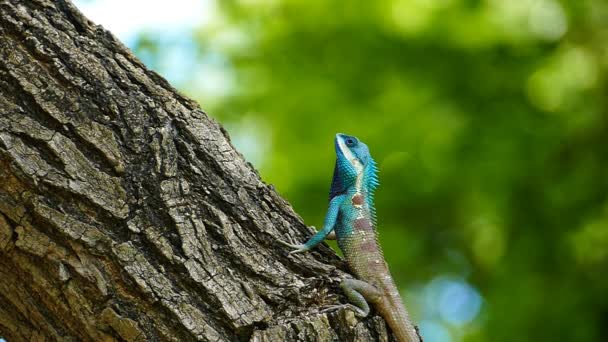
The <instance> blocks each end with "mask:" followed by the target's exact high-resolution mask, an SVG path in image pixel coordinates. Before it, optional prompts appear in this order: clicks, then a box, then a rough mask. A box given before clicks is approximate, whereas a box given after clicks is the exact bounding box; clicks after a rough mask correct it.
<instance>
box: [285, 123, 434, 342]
mask: <svg viewBox="0 0 608 342" xmlns="http://www.w3.org/2000/svg"><path fill="white" fill-rule="evenodd" d="M334 143H335V149H336V164H335V167H334V175H333V180H332V183H331V187H330V191H329V209H328V210H327V213H326V216H325V220H324V223H323V228H322V229H320V230H319V231H317V232H316V234H314V235H313V236H312V237H311V238H310V239H309V240H308V241H307V242H306V243H304V244H293V243H288V242H285V241H281V240H279V242H280V243H281V244H283V245H286V246H288V247H290V248H293V250H292V251H291V252H290V253H289V254H290V255H291V254H294V253H302V252H306V251H308V250H310V249H312V248H314V247H315V246H316V245H318V244H319V243H321V242H322V241H323V240H324V239H326V238H330V239H331V238H335V239H336V240H337V242H338V246H339V247H340V249H341V250H342V252H343V254H344V257H345V259H346V262H347V264H348V266H349V268H350V269H351V271H352V272H353V273H354V275H355V276H356V277H357V279H344V280H342V282H341V283H340V288H341V289H342V291H344V293H345V295H346V297H347V298H348V300H349V302H350V303H349V304H346V305H336V306H332V307H330V308H329V309H330V310H331V309H333V308H338V307H344V306H346V307H348V308H349V309H351V310H353V311H354V313H355V315H357V316H359V317H366V316H368V315H369V312H370V307H369V303H371V304H372V305H373V306H374V308H375V309H376V311H378V312H379V313H380V315H381V316H382V317H383V318H384V320H385V321H386V322H387V324H388V325H389V327H390V328H391V330H392V331H393V334H394V335H395V337H396V338H397V341H398V342H418V341H422V338H421V337H420V335H419V334H418V329H417V327H416V326H414V324H413V323H412V321H411V319H410V317H409V314H408V312H407V310H406V309H405V307H404V305H403V302H402V300H401V297H400V296H399V291H398V290H397V287H396V285H395V282H394V281H393V278H392V277H391V274H390V271H389V269H388V265H387V263H386V261H385V260H384V256H383V253H382V249H381V247H380V245H379V243H378V236H377V233H376V218H375V216H376V215H375V206H374V190H375V189H376V188H377V186H378V185H379V184H380V183H379V180H378V176H377V173H378V171H377V167H376V162H375V161H374V159H373V158H372V156H371V154H370V152H369V148H368V147H367V145H366V144H364V143H363V142H362V141H360V140H359V139H357V138H356V137H354V136H351V135H346V134H342V133H338V134H336V137H335V141H334Z"/></svg>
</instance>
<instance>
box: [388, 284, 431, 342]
mask: <svg viewBox="0 0 608 342" xmlns="http://www.w3.org/2000/svg"><path fill="white" fill-rule="evenodd" d="M386 293H387V296H386V297H384V299H383V301H384V305H378V306H377V308H378V311H379V312H380V315H381V316H382V317H384V320H385V321H386V323H387V324H388V326H389V327H390V328H391V330H392V331H393V334H394V335H395V338H396V339H397V341H398V342H422V337H421V336H420V334H419V333H418V329H417V328H416V326H414V324H413V323H412V320H411V319H410V316H409V314H408V312H407V310H406V309H405V306H404V305H403V302H402V301H401V297H400V296H399V292H398V291H397V287H396V286H395V284H394V283H392V282H391V284H390V286H387V291H386Z"/></svg>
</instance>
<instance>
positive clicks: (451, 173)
mask: <svg viewBox="0 0 608 342" xmlns="http://www.w3.org/2000/svg"><path fill="white" fill-rule="evenodd" d="M221 4H222V7H221V10H220V14H221V17H220V18H219V19H218V20H217V21H216V22H215V23H214V25H213V26H212V27H206V28H205V29H201V30H200V32H199V33H198V35H197V37H198V44H199V46H200V48H201V50H202V51H206V52H205V53H211V54H215V55H219V56H222V57H223V58H224V59H225V62H224V63H223V64H222V65H221V68H222V69H221V70H223V73H224V75H225V77H226V78H228V79H229V82H228V83H229V84H230V85H231V87H230V90H229V91H227V92H224V93H223V94H222V95H221V96H215V95H214V96H208V95H206V94H205V93H204V92H201V91H200V89H198V90H197V88H196V87H195V86H194V83H192V84H189V85H188V84H186V85H185V86H184V88H185V90H186V91H187V92H188V93H189V94H190V95H191V96H194V97H195V98H198V99H199V100H200V101H201V104H202V106H203V108H205V109H206V110H207V111H208V112H209V113H211V115H212V116H214V117H216V118H217V119H218V120H219V121H220V122H222V123H223V124H225V125H226V126H227V128H228V130H229V132H231V134H232V136H233V139H234V141H235V143H236V145H237V147H239V148H240V149H241V150H242V151H243V152H244V153H245V155H246V156H247V157H248V158H250V159H251V160H252V162H253V163H254V165H256V167H258V168H259V169H260V170H261V174H262V177H263V178H264V179H265V180H266V181H267V182H268V183H272V184H274V185H275V186H276V188H277V190H278V191H279V192H280V193H282V194H283V195H284V196H285V197H287V199H288V200H289V201H290V202H291V203H292V204H293V205H294V207H295V209H296V211H297V212H299V213H300V214H301V215H302V216H303V218H304V219H305V221H306V222H307V223H308V224H315V225H317V226H319V225H320V224H321V222H322V220H323V215H324V213H325V210H326V204H327V192H328V189H329V183H330V180H331V174H332V168H333V160H334V152H333V144H332V139H333V136H334V134H335V133H336V132H344V133H349V134H353V135H356V136H357V137H359V138H360V139H361V140H363V141H364V142H366V143H367V144H368V146H370V149H371V152H372V154H373V155H374V157H375V159H376V160H377V162H378V164H379V169H380V181H381V186H380V187H379V189H378V192H377V195H376V198H377V211H378V218H379V230H380V233H381V242H382V243H383V245H384V246H385V250H386V257H387V259H388V261H389V263H390V265H391V269H392V271H393V274H394V276H395V278H396V280H397V282H398V283H399V284H400V286H401V287H402V288H403V289H404V291H405V293H407V294H409V295H410V296H416V294H420V293H422V292H421V291H422V290H421V289H422V288H424V286H426V285H425V284H427V283H429V282H431V281H432V280H433V279H435V278H437V277H439V276H445V275H447V276H449V277H456V278H461V279H465V280H466V281H467V282H468V283H470V284H472V285H473V286H474V287H475V288H477V289H478V291H479V293H480V295H481V297H482V298H483V304H482V307H481V312H480V314H479V315H478V316H476V318H475V319H474V320H473V321H471V322H468V324H464V325H453V324H452V325H450V324H449V322H448V323H446V322H445V321H442V320H441V319H437V320H436V321H438V322H440V323H441V324H444V326H445V327H447V329H448V331H449V332H450V334H451V336H452V338H453V340H466V341H514V340H515V341H523V340H528V341H599V340H602V337H603V338H606V336H608V328H607V327H608V277H607V276H606V271H608V197H607V195H608V177H607V176H606V175H607V172H608V144H607V141H606V139H607V138H608V103H607V100H606V99H607V94H608V89H607V85H608V84H607V80H606V76H607V75H608V49H607V46H608V26H607V23H608V3H606V2H605V1H604V0H572V1H566V0H563V1H556V0H517V1H515V0H508V1H507V0H435V1H431V0H383V1H353V2H344V1H335V0H334V1H325V0H301V1H296V0H284V1H279V0H265V1H263V0H255V1H254V0H249V1H244V0H243V1H229V2H221ZM202 77H204V75H203V76H202ZM224 83H226V82H225V80H224ZM418 301H419V300H418ZM418 301H417V300H414V304H413V305H414V306H415V307H416V308H415V310H414V313H415V316H416V318H417V319H418V320H424V319H434V318H433V317H435V316H433V313H432V312H430V313H429V311H428V310H427V309H428V308H427V309H425V305H427V304H428V303H427V304H425V303H418ZM427 306H428V305H427ZM425 310H426V311H425Z"/></svg>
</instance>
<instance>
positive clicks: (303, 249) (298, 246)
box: [277, 237, 309, 255]
mask: <svg viewBox="0 0 608 342" xmlns="http://www.w3.org/2000/svg"><path fill="white" fill-rule="evenodd" d="M289 240H290V242H287V241H283V240H277V242H278V243H280V244H281V245H283V246H287V247H289V248H293V249H294V250H293V251H291V252H289V255H292V254H296V253H302V252H306V251H307V250H309V248H308V247H307V246H306V245H304V244H298V243H294V242H293V240H291V237H289Z"/></svg>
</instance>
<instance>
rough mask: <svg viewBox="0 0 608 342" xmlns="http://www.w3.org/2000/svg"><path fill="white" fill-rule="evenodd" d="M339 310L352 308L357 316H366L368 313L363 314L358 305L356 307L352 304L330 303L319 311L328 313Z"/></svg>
mask: <svg viewBox="0 0 608 342" xmlns="http://www.w3.org/2000/svg"><path fill="white" fill-rule="evenodd" d="M337 310H350V311H353V312H354V313H355V316H358V317H365V316H366V315H364V314H362V312H361V310H360V309H359V308H358V307H356V306H354V305H352V304H336V305H329V306H326V307H324V308H323V309H322V310H321V311H319V313H327V312H331V311H337Z"/></svg>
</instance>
